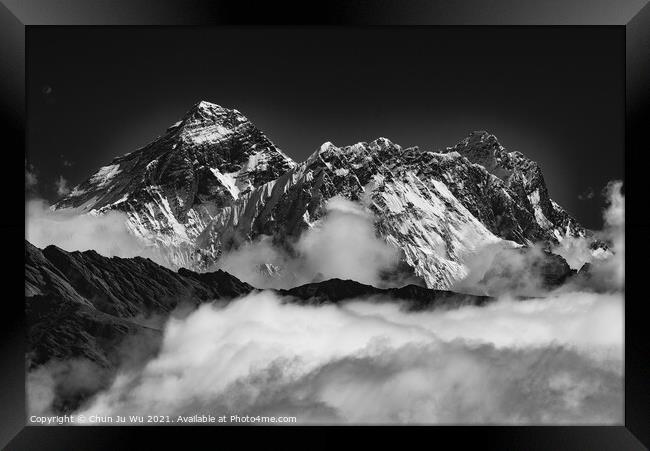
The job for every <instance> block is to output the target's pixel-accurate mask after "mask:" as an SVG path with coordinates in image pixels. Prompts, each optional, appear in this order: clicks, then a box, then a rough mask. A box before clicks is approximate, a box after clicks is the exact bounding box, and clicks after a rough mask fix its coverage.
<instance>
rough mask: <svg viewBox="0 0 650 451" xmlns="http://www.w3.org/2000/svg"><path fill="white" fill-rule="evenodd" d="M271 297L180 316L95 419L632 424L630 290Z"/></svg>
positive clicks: (89, 410) (95, 403)
mask: <svg viewBox="0 0 650 451" xmlns="http://www.w3.org/2000/svg"><path fill="white" fill-rule="evenodd" d="M286 301H287V299H286V298H279V297H277V296H276V295H274V294H272V293H271V292H261V293H255V294H251V295H248V296H246V297H244V298H242V299H239V300H237V301H235V302H233V303H231V304H229V305H227V306H225V307H223V306H222V307H217V306H214V305H204V306H202V307H200V308H199V309H198V310H196V311H195V312H193V313H192V314H190V315H189V316H187V317H186V318H184V319H172V320H170V321H169V322H168V324H167V326H166V329H165V332H164V338H163V345H162V349H161V351H160V353H159V354H158V356H157V357H156V358H154V359H152V360H151V361H149V362H148V363H147V364H146V365H145V366H144V367H143V368H142V369H139V370H137V371H124V372H122V373H121V374H120V375H118V376H117V378H116V379H115V380H114V382H113V384H112V385H111V387H110V388H109V389H108V390H106V391H104V392H101V393H100V394H99V395H98V396H96V397H95V398H94V399H93V400H92V401H90V402H89V403H88V404H87V405H85V406H84V407H82V408H81V409H80V411H79V412H78V413H83V414H84V415H93V414H96V415H117V414H119V415H146V414H148V413H149V412H156V413H157V414H162V415H172V416H173V415H192V414H195V413H210V414H213V415H231V414H237V415H276V416H283V415H290V416H291V415H292V416H296V417H297V418H298V422H301V423H437V424H454V423H463V424H485V423H488V424H495V423H499V424H502V423H507V424H522V423H553V424H559V423H571V424H577V423H583V424H592V423H599V424H602V423H607V424H610V423H621V421H622V403H623V391H622V390H623V387H622V343H623V330H622V324H623V321H622V319H623V304H622V298H621V296H620V295H614V294H600V295H598V294H596V295H595V294H584V293H571V294H568V293H565V294H562V295H558V296H557V297H555V298H552V299H546V300H531V301H526V302H515V301H510V300H505V299H504V300H502V301H499V302H497V303H494V304H491V305H489V306H487V307H481V308H478V307H466V308H461V309H458V310H452V311H429V312H420V313H408V312H405V311H403V310H400V309H399V308H398V306H397V305H395V304H385V303H384V304H376V303H371V302H367V301H359V302H353V303H350V304H346V305H343V306H335V305H326V306H320V307H313V306H299V305H294V304H291V303H287V302H286Z"/></svg>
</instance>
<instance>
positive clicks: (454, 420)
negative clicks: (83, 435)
mask: <svg viewBox="0 0 650 451" xmlns="http://www.w3.org/2000/svg"><path fill="white" fill-rule="evenodd" d="M624 41H625V34H624V32H623V31H622V30H621V29H620V28H608V27H593V28H587V29H580V28H572V27H566V28H552V29H544V28H539V27H531V28H525V27H524V28H508V27H495V28H471V27H457V28H454V27H415V28H386V27H369V28H364V27H356V28H355V27H351V28H337V27H320V28H315V29H314V28H308V27H297V28H291V27H290V28H286V27H285V28H283V27H252V28H238V27H221V28H209V27H197V28H181V29H166V28H156V29H138V28H126V29H123V28H111V27H107V28H94V27H87V28H81V29H78V28H75V27H61V28H49V27H42V28H41V27H37V28H34V29H30V30H29V31H28V52H27V58H26V66H27V68H28V74H27V85H26V90H27V103H26V105H27V122H26V127H27V128H26V139H27V144H26V157H25V238H24V241H25V243H24V245H25V251H24V252H25V286H24V290H25V307H24V308H25V315H26V316H25V318H26V327H27V344H26V355H25V359H26V363H25V367H26V375H25V378H26V381H25V384H26V409H27V416H28V424H30V425H36V426H52V425H68V426H82V425H102V426H106V425H108V426H117V425H157V426H164V425H179V424H195V425H196V424H202V425H213V426H219V425H253V424H267V425H268V424H277V425H282V424H293V425H397V424H402V425H405V424H408V425H622V424H623V422H624V377H623V376H624V363H625V362H624V355H623V351H624V302H625V289H624V285H625V265H624V257H625V181H624V151H625V147H624V131H625V121H624V119H625V117H624V92H625V91H624V88H625V72H624V70H623V69H624V68H623V67H621V66H620V64H618V62H620V61H621V58H622V57H623V56H624V50H625V49H624Z"/></svg>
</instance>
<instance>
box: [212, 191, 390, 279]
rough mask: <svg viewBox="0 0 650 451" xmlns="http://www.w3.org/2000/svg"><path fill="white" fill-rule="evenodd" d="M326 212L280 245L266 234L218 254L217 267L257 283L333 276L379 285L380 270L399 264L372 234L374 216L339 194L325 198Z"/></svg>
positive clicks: (384, 244)
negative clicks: (287, 241) (310, 225)
mask: <svg viewBox="0 0 650 451" xmlns="http://www.w3.org/2000/svg"><path fill="white" fill-rule="evenodd" d="M326 210H327V211H326V215H325V216H324V218H323V219H322V220H321V221H319V222H318V223H317V224H316V225H315V226H314V227H313V228H310V229H308V230H306V231H305V232H304V233H303V234H302V235H301V236H300V238H299V239H298V240H297V241H296V242H294V243H289V244H288V245H287V248H284V249H283V248H280V247H277V246H275V245H274V244H273V243H272V240H271V237H262V238H261V239H259V240H257V241H255V242H253V243H247V244H244V245H243V246H241V247H239V248H238V249H236V250H234V251H232V252H229V253H227V254H225V255H223V256H222V257H221V258H220V260H219V262H218V263H217V268H219V269H223V270H224V271H227V272H230V273H231V274H233V275H235V276H237V277H238V278H240V279H242V280H244V281H246V282H248V283H250V284H252V285H254V286H256V287H259V288H291V287H294V286H297V285H302V284H305V283H310V282H314V281H319V280H327V279H332V278H341V279H353V280H356V281H358V282H361V283H366V284H369V285H375V286H383V285H384V284H385V283H384V280H383V275H384V273H385V272H388V271H390V270H391V269H394V268H395V267H397V266H398V264H399V251H398V250H397V249H396V248H394V247H392V246H390V245H388V244H387V243H386V242H384V241H383V240H382V239H381V238H378V237H377V236H376V234H375V228H374V218H373V216H372V214H371V213H370V212H369V211H367V210H366V209H365V208H364V207H363V206H362V205H360V204H357V203H354V202H351V201H349V200H347V199H344V198H342V197H338V196H337V197H334V198H332V199H330V200H329V201H328V202H327V204H326Z"/></svg>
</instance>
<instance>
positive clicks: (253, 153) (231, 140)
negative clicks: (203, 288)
mask: <svg viewBox="0 0 650 451" xmlns="http://www.w3.org/2000/svg"><path fill="white" fill-rule="evenodd" d="M294 166H295V163H294V162H293V161H292V160H291V159H290V158H289V157H287V156H286V155H285V154H284V153H283V152H282V151H281V150H279V149H278V148H277V147H275V145H273V143H272V142H271V141H269V139H268V138H267V137H266V136H265V135H264V134H263V133H262V132H261V131H260V130H258V129H257V128H256V127H255V126H254V125H253V124H252V123H251V122H250V121H249V120H248V119H247V118H246V117H244V116H243V115H242V114H241V113H240V112H238V111H237V110H229V109H226V108H221V107H220V106H218V105H214V104H211V103H208V102H199V103H198V104H196V105H195V106H194V107H192V109H191V110H190V111H189V112H188V113H187V114H186V115H185V116H184V117H183V118H182V119H181V120H180V121H178V122H177V123H176V124H174V125H172V126H171V127H170V128H169V129H167V131H166V133H165V134H164V135H162V136H161V137H159V138H157V139H156V140H154V141H153V142H152V143H150V144H148V145H147V146H145V147H143V148H141V149H138V150H136V151H134V152H131V153H129V154H126V155H123V156H121V157H118V158H115V159H114V160H113V161H112V162H111V163H110V164H109V165H107V166H104V167H102V168H100V169H99V170H98V171H97V172H96V173H95V174H93V175H92V176H91V177H90V178H88V179H87V180H86V181H84V182H83V183H81V184H80V185H78V186H76V187H75V188H74V189H73V190H72V192H71V193H70V194H69V195H68V196H66V197H65V198H63V199H62V200H60V201H59V202H57V203H56V204H55V205H54V208H55V209H62V208H78V209H80V210H81V211H82V212H88V213H90V214H102V213H104V212H106V211H109V210H118V211H123V212H125V213H126V214H127V216H128V226H129V228H130V229H131V231H132V232H133V233H134V234H135V235H136V236H138V237H140V238H142V239H143V240H144V241H145V242H147V243H149V244H151V245H155V246H158V247H160V248H161V249H164V250H165V252H167V253H168V257H169V259H170V261H171V262H172V263H173V264H175V265H177V266H179V267H180V266H184V267H192V266H194V262H193V261H192V257H193V254H194V249H195V246H194V243H195V240H196V238H197V236H198V235H199V234H200V233H201V232H202V231H203V230H204V229H205V227H206V226H207V225H208V224H209V223H210V222H211V221H212V219H213V218H214V216H215V215H218V213H219V212H220V211H221V210H222V209H223V208H224V207H226V206H229V205H231V204H232V203H233V202H234V201H235V200H236V199H238V198H239V197H240V196H243V195H246V194H247V193H250V192H251V191H252V190H254V189H255V188H256V187H259V186H261V185H263V184H265V183H266V182H269V181H271V180H275V179H276V178H278V177H279V176H280V175H282V174H283V173H285V172H286V171H287V170H289V169H291V168H293V167H294Z"/></svg>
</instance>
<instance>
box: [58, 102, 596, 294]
mask: <svg viewBox="0 0 650 451" xmlns="http://www.w3.org/2000/svg"><path fill="white" fill-rule="evenodd" d="M334 196H342V197H345V198H347V199H350V200H353V201H358V202H361V203H363V204H364V205H365V206H366V207H367V208H368V209H369V210H370V211H372V212H373V213H374V214H375V217H376V218H377V219H376V223H375V228H376V233H377V235H378V236H380V237H381V238H383V239H384V240H385V241H386V242H387V243H389V244H390V245H392V246H394V247H395V248H397V249H399V251H400V253H401V256H402V260H403V262H404V263H405V264H406V265H407V266H408V267H409V268H410V270H411V271H412V272H413V273H414V275H415V276H417V277H419V278H420V279H422V280H424V282H425V283H426V285H427V287H429V288H436V289H448V288H449V287H451V286H453V284H454V283H455V282H457V281H458V280H460V279H462V278H464V277H465V276H466V275H467V265H466V264H465V262H466V260H467V259H468V258H472V255H473V253H475V252H476V251H477V250H478V249H480V248H482V247H484V246H486V245H493V244H495V243H500V245H501V246H503V247H505V248H516V247H520V246H529V245H531V244H533V243H539V242H542V243H546V245H547V247H548V244H552V243H554V242H557V241H559V240H561V239H563V237H565V236H567V235H568V236H578V235H583V236H584V235H585V234H586V233H587V231H585V230H584V229H583V228H582V227H580V225H579V224H577V222H576V221H575V220H574V219H573V218H571V216H570V215H568V214H567V213H566V211H564V210H563V209H562V208H561V207H560V206H559V205H557V204H556V203H555V202H553V201H552V200H551V199H550V197H549V195H548V189H547V187H546V185H545V182H544V177H543V175H542V171H541V169H540V168H539V166H538V165H537V164H536V163H535V162H533V161H531V160H529V159H527V158H525V157H524V156H523V155H522V154H521V153H519V152H507V151H506V150H505V149H504V148H503V146H501V144H500V143H499V142H498V140H497V139H496V137H494V136H493V135H490V134H488V133H486V132H473V133H472V134H470V136H469V137H468V138H466V139H464V140H463V141H461V142H460V143H459V144H457V145H456V146H454V147H450V148H447V149H445V150H443V151H440V152H430V151H426V152H425V151H420V150H419V149H418V148H417V147H410V148H402V147H401V146H399V145H397V144H394V143H392V142H391V141H390V140H388V139H386V138H379V139H377V140H375V141H372V142H370V143H366V142H360V143H357V144H354V145H352V146H345V147H337V146H335V145H333V144H332V143H329V142H328V143H325V144H323V145H322V146H321V148H320V149H319V150H317V151H316V152H314V153H313V154H312V155H311V156H310V157H309V158H308V159H307V160H306V161H305V162H303V163H301V164H296V163H295V162H293V161H292V160H291V159H290V158H289V157H287V156H286V155H285V154H283V153H282V152H281V151H280V150H279V149H277V148H276V147H275V146H274V145H273V144H272V143H271V142H270V141H269V140H268V139H267V138H266V137H265V136H264V134H263V133H262V132H260V131H259V130H258V129H257V128H255V127H254V126H253V125H252V123H251V122H250V121H249V120H248V119H246V118H245V117H244V116H243V115H242V114H241V113H239V112H238V111H237V110H229V109H226V108H222V107H220V106H218V105H214V104H211V103H207V102H200V103H199V104H197V105H195V106H194V107H193V108H192V109H191V110H190V111H189V112H188V113H187V114H186V115H185V116H184V117H183V119H182V120H181V121H179V122H178V123H177V124H174V125H173V126H172V127H170V128H169V129H168V131H167V132H166V133H165V134H164V135H163V136H161V137H159V138H158V139H156V140H155V141H154V142H152V143H151V144H149V145H148V146H145V147H144V148H142V149H139V150H137V151H135V152H133V153H131V154H127V155H125V156H122V157H119V158H116V159H115V160H114V161H113V162H112V163H111V164H110V165H108V166H105V167H103V168H101V169H100V170H99V171H97V173H96V174H94V175H93V176H92V177H90V178H89V179H88V180H86V181H85V182H83V183H81V184H80V185H79V186H77V187H75V189H74V190H73V191H72V193H70V195H69V196H67V197H66V198H64V199H62V200H61V201H60V202H58V203H57V204H56V205H55V206H54V208H78V209H79V210H80V211H81V212H87V213H89V214H102V213H104V212H107V211H110V210H118V211H123V212H125V213H126V214H127V217H128V221H127V224H128V227H129V228H130V230H131V231H132V232H133V233H134V234H135V235H136V236H138V237H140V238H141V239H143V240H144V241H145V242H146V243H149V244H151V245H155V246H157V247H158V248H159V249H160V250H161V251H162V252H163V253H164V254H165V255H166V256H167V257H168V260H169V261H170V263H171V266H173V267H176V268H178V267H186V268H190V269H193V270H198V271H207V270H210V269H212V268H214V267H215V264H216V263H217V262H218V260H219V258H220V256H221V255H223V253H225V252H229V251H231V250H233V249H235V248H237V247H238V246H239V245H241V244H242V243H244V242H249V241H252V240H256V239H258V238H261V237H263V236H271V237H272V241H273V242H274V243H275V244H277V245H278V246H282V247H285V248H289V249H290V248H291V245H290V243H291V242H292V241H294V240H296V239H297V238H298V237H299V236H300V234H301V233H303V232H304V231H305V230H307V229H309V228H311V227H313V226H314V225H315V224H316V223H317V221H319V220H320V219H321V218H322V217H323V215H324V214H325V212H326V208H325V205H326V203H327V201H328V200H329V199H331V198H332V197H334ZM280 269H281V268H280Z"/></svg>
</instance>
